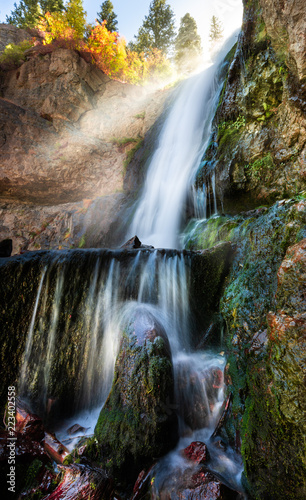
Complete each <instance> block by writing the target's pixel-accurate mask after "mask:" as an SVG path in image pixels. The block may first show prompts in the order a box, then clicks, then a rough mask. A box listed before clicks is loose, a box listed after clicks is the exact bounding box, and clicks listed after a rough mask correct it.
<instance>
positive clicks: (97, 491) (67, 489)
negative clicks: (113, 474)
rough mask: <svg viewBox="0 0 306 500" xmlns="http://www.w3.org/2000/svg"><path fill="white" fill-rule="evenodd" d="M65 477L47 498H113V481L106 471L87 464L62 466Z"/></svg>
mask: <svg viewBox="0 0 306 500" xmlns="http://www.w3.org/2000/svg"><path fill="white" fill-rule="evenodd" d="M60 469H61V470H62V471H63V473H64V477H63V479H62V481H61V482H60V484H59V485H58V487H57V488H56V489H55V490H54V491H53V492H52V493H51V494H50V495H48V496H46V497H45V500H68V499H69V498H73V499H74V500H101V498H103V499H105V500H111V499H112V498H113V496H112V493H113V483H112V481H111V480H110V479H109V478H108V476H107V474H106V473H105V471H103V470H102V469H98V468H96V467H89V466H87V465H81V464H73V465H70V466H69V467H65V466H60Z"/></svg>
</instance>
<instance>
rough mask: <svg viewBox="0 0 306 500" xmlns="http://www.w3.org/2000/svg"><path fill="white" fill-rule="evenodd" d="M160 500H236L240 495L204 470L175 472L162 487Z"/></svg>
mask: <svg viewBox="0 0 306 500" xmlns="http://www.w3.org/2000/svg"><path fill="white" fill-rule="evenodd" d="M159 498H160V499H161V500H238V499H241V498H242V496H241V495H240V493H238V492H236V491H234V490H232V489H230V488H228V487H227V486H226V485H224V484H222V483H221V482H220V481H219V480H218V479H217V478H216V477H215V476H214V475H213V474H212V473H211V472H208V471H205V470H204V469H202V470H198V471H194V470H192V469H191V470H185V471H184V472H183V473H182V471H177V472H175V474H174V475H173V476H172V477H171V478H169V479H168V480H167V481H166V482H165V483H164V484H163V486H162V488H161V489H160V492H159Z"/></svg>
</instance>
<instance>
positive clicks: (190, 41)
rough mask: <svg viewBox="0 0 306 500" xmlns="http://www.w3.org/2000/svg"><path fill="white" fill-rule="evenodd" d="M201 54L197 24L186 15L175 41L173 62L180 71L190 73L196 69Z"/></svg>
mask: <svg viewBox="0 0 306 500" xmlns="http://www.w3.org/2000/svg"><path fill="white" fill-rule="evenodd" d="M201 53H202V47H201V38H200V36H199V34H198V29H197V23H196V21H195V20H194V18H193V17H191V15H190V14H188V13H187V14H185V16H184V17H182V19H181V24H180V28H179V32H178V35H177V37H176V40H175V62H176V64H177V66H178V68H179V69H180V70H181V71H182V70H184V71H191V70H193V69H194V68H195V67H196V65H197V60H198V58H199V56H200V55H201Z"/></svg>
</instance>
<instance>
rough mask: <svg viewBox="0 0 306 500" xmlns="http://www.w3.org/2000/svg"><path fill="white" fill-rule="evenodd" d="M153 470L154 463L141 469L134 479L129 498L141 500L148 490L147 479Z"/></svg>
mask: <svg viewBox="0 0 306 500" xmlns="http://www.w3.org/2000/svg"><path fill="white" fill-rule="evenodd" d="M153 471H154V465H152V466H151V467H150V468H149V469H147V470H142V471H141V472H140V473H139V475H138V478H137V480H136V483H135V485H134V488H133V495H132V498H131V500H141V499H143V498H144V495H145V494H146V493H147V492H148V490H149V481H150V478H151V476H152V473H153Z"/></svg>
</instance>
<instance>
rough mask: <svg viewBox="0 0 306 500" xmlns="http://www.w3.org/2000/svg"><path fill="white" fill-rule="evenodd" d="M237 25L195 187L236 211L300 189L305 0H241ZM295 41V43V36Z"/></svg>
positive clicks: (302, 186) (303, 135)
mask: <svg viewBox="0 0 306 500" xmlns="http://www.w3.org/2000/svg"><path fill="white" fill-rule="evenodd" d="M244 7H245V8H244V16H243V25H242V32H241V34H240V36H239V39H238V43H237V47H236V51H234V54H233V51H231V57H232V63H231V65H230V68H229V71H228V78H227V80H226V83H225V85H224V89H223V94H222V98H221V99H220V103H219V107H218V109H217V113H216V116H215V123H214V125H215V126H214V132H213V137H212V141H211V144H210V146H209V147H208V149H207V151H206V152H205V155H204V157H203V161H202V171H201V173H199V175H198V186H199V188H201V186H203V183H204V185H205V186H206V190H207V191H208V192H210V195H211V196H210V197H211V199H212V197H213V187H212V180H211V172H212V171H214V178H215V185H214V189H215V191H216V192H217V199H218V200H219V201H218V203H219V204H220V211H221V210H222V211H225V212H226V213H233V214H236V213H239V212H242V211H244V210H248V209H251V208H254V207H257V206H259V205H262V204H268V205H271V204H273V203H274V202H275V200H277V199H281V198H283V197H285V196H294V194H295V193H297V192H299V191H300V190H305V188H306V184H305V182H306V180H305V141H306V132H305V131H306V121H305V109H306V99H305V75H306V71H305V62H304V59H305V58H304V56H303V54H304V52H305V40H304V37H303V35H302V32H303V29H304V17H303V15H302V14H301V13H302V12H303V13H304V10H303V9H304V5H303V1H302V0H294V1H292V2H291V3H290V7H289V6H288V5H287V4H286V6H285V5H284V2H283V1H282V0H273V1H271V2H270V1H267V0H260V1H259V2H255V1H252V2H248V3H245V6H244ZM297 40H301V41H300V42H298V43H297V42H296V41H297Z"/></svg>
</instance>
